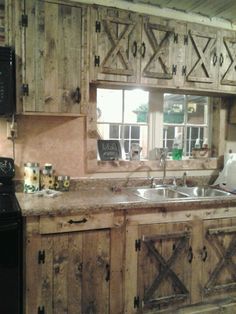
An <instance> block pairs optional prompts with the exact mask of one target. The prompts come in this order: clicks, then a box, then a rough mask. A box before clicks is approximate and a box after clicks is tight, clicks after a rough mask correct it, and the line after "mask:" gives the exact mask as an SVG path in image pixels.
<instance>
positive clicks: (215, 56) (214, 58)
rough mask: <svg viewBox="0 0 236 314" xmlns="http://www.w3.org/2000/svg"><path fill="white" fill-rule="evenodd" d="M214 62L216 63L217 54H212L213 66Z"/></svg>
mask: <svg viewBox="0 0 236 314" xmlns="http://www.w3.org/2000/svg"><path fill="white" fill-rule="evenodd" d="M216 62H217V54H216V53H214V56H213V65H214V66H215V65H216Z"/></svg>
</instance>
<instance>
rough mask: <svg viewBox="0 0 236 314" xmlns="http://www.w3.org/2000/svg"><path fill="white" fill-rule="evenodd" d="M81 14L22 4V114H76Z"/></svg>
mask: <svg viewBox="0 0 236 314" xmlns="http://www.w3.org/2000/svg"><path fill="white" fill-rule="evenodd" d="M83 10H85V9H84V8H83V9H82V8H81V7H76V6H70V5H64V4H56V3H50V2H47V1H38V0H36V1H31V0H27V1H26V14H27V15H28V26H27V27H26V28H25V67H24V68H25V73H24V75H23V76H24V84H26V87H28V91H26V94H27V93H28V95H25V97H24V101H23V102H24V105H23V106H24V108H23V110H24V111H33V112H35V111H36V112H40V111H42V112H60V113H79V112H80V105H79V103H80V98H81V84H82V79H81V70H82V62H83V58H84V56H83V53H82V46H83V36H84V35H83V32H84V29H83V17H82V15H83Z"/></svg>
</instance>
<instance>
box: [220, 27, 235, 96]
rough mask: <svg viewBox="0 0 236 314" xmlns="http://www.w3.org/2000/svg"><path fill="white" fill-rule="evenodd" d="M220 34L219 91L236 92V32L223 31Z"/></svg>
mask: <svg viewBox="0 0 236 314" xmlns="http://www.w3.org/2000/svg"><path fill="white" fill-rule="evenodd" d="M218 34H219V40H220V48H219V53H218V58H219V59H218V66H219V89H220V90H224V91H229V92H236V54H235V51H236V32H233V31H227V30H221V31H219V32H218Z"/></svg>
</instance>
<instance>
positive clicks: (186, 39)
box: [184, 35, 188, 45]
mask: <svg viewBox="0 0 236 314" xmlns="http://www.w3.org/2000/svg"><path fill="white" fill-rule="evenodd" d="M187 44H188V35H184V45H187Z"/></svg>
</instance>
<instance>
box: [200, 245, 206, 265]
mask: <svg viewBox="0 0 236 314" xmlns="http://www.w3.org/2000/svg"><path fill="white" fill-rule="evenodd" d="M201 257H202V261H203V262H205V261H206V259H207V248H206V247H205V246H204V247H203V248H202V252H201Z"/></svg>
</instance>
